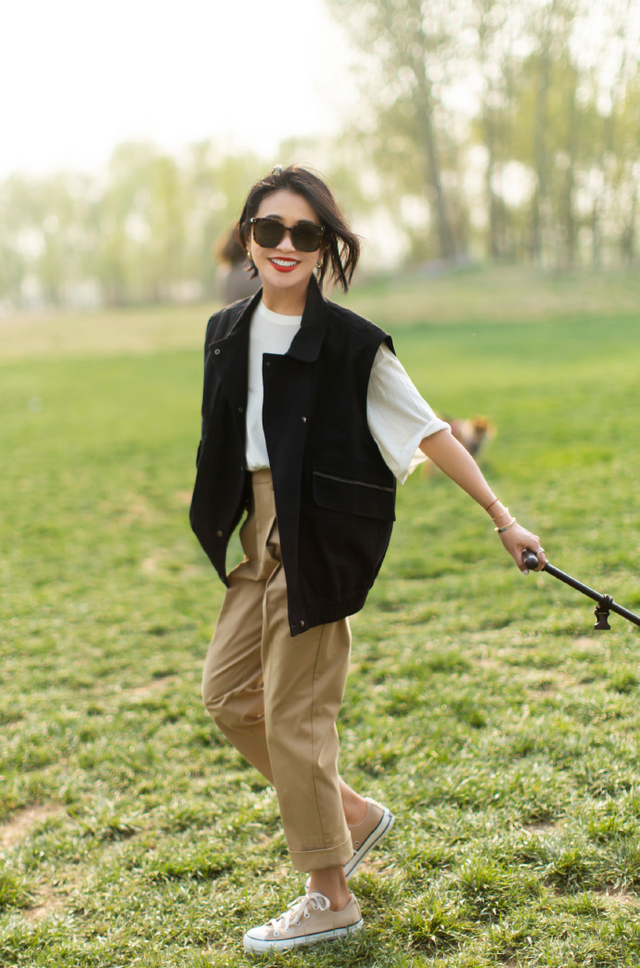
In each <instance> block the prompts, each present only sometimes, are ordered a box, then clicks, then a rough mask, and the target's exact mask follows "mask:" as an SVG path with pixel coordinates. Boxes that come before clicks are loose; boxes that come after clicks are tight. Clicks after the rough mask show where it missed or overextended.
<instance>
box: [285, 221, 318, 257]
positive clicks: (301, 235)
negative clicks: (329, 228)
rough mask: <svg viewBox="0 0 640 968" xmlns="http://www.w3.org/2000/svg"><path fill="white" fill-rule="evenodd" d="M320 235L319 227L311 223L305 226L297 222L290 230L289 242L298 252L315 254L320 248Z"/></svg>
mask: <svg viewBox="0 0 640 968" xmlns="http://www.w3.org/2000/svg"><path fill="white" fill-rule="evenodd" d="M322 235H323V228H322V226H321V225H314V224H313V222H308V223H306V224H304V223H301V222H298V223H297V224H296V225H294V227H293V228H292V230H291V241H292V243H293V247H294V249H298V251H299V252H315V251H316V249H319V248H320V243H321V242H322Z"/></svg>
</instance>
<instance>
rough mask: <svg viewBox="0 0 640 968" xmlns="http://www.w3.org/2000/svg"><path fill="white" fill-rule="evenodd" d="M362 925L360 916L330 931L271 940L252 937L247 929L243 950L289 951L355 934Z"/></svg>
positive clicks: (254, 952) (259, 951)
mask: <svg viewBox="0 0 640 968" xmlns="http://www.w3.org/2000/svg"><path fill="white" fill-rule="evenodd" d="M363 927H364V921H363V920H362V918H360V920H359V921H356V922H355V924H348V925H347V926H346V928H333V930H331V931H318V932H317V933H316V934H306V935H301V936H300V937H299V938H275V939H274V940H273V941H265V940H263V939H262V938H252V937H251V932H250V931H248V932H247V933H246V934H245V936H244V941H243V947H244V950H245V951H247V952H250V953H253V954H264V953H265V952H266V951H290V950H291V949H292V948H297V947H299V946H300V945H304V944H317V943H318V942H320V941H337V940H338V939H339V938H346V937H348V936H349V935H350V934H356V932H358V931H360V930H361V929H362V928H363Z"/></svg>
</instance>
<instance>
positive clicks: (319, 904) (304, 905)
mask: <svg viewBox="0 0 640 968" xmlns="http://www.w3.org/2000/svg"><path fill="white" fill-rule="evenodd" d="M330 906H331V902H330V901H329V898H328V897H325V896H324V894H318V892H317V891H313V892H312V893H311V894H304V895H303V896H302V897H297V898H296V899H295V901H292V902H291V904H289V905H288V906H287V910H286V911H285V912H284V914H281V915H280V916H279V917H277V918H271V920H270V921H269V922H268V925H270V926H271V927H273V933H274V935H275V937H277V936H278V935H279V934H280V933H283V934H286V932H287V931H290V930H291V928H292V927H293V926H297V925H298V924H300V921H301V920H302V918H308V917H310V914H309V908H310V907H313V910H314V911H326V910H327V908H329V907H330Z"/></svg>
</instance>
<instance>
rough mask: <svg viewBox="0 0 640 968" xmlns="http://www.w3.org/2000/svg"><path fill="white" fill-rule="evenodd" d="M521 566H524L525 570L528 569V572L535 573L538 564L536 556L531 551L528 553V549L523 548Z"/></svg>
mask: <svg viewBox="0 0 640 968" xmlns="http://www.w3.org/2000/svg"><path fill="white" fill-rule="evenodd" d="M522 564H523V565H524V566H525V568H528V569H529V571H535V569H536V568H537V567H538V564H539V562H538V556H537V555H536V554H534V553H533V551H529V549H528V548H525V550H524V551H523V552H522Z"/></svg>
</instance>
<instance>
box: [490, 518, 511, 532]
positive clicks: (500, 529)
mask: <svg viewBox="0 0 640 968" xmlns="http://www.w3.org/2000/svg"><path fill="white" fill-rule="evenodd" d="M515 523H516V519H515V518H511V520H510V521H509V524H505V526H504V528H494V529H493V530H494V531H497V532H498V534H502V532H503V531H508V530H509V528H511V527H513V525H514V524H515Z"/></svg>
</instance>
